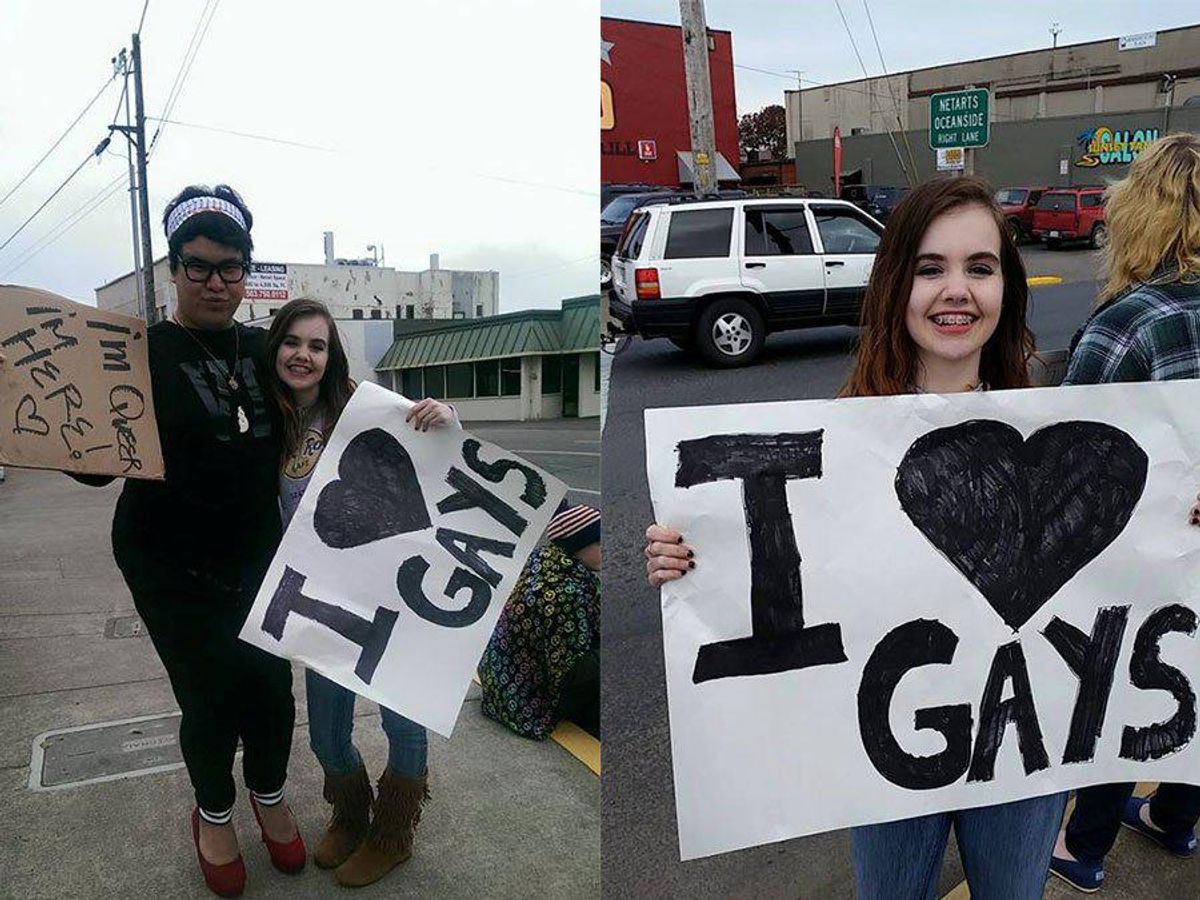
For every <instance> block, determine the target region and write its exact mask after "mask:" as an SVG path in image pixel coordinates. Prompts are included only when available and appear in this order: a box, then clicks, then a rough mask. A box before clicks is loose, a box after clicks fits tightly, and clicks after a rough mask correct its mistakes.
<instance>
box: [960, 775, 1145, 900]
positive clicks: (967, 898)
mask: <svg viewBox="0 0 1200 900" xmlns="http://www.w3.org/2000/svg"><path fill="white" fill-rule="evenodd" d="M1157 787H1158V782H1156V781H1139V782H1138V785H1137V787H1135V788H1134V789H1133V794H1134V796H1135V797H1149V796H1150V795H1151V794H1152V793H1154V789H1155V788H1157ZM1073 809H1075V798H1074V797H1072V798H1071V799H1070V800H1069V801H1068V803H1067V808H1066V810H1065V811H1064V812H1063V822H1064V823H1065V822H1066V821H1067V819H1069V818H1071V811H1072V810H1073ZM942 900H971V891H970V889H969V888H968V887H967V883H966V882H965V881H963V882H961V883H959V885H958V886H957V887H956V888H955V889H954V890H952V891H951V892H950V893H948V894H947V895H946V896H945V897H943V898H942Z"/></svg>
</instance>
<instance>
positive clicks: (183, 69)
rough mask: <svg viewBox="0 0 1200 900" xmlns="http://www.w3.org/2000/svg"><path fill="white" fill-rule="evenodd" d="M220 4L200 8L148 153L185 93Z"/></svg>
mask: <svg viewBox="0 0 1200 900" xmlns="http://www.w3.org/2000/svg"><path fill="white" fill-rule="evenodd" d="M220 5H221V0H205V3H204V8H203V9H202V10H200V18H199V19H197V20H196V27H195V28H193V29H192V37H191V40H190V41H188V46H187V49H186V50H185V51H184V54H183V61H182V62H180V64H179V70H178V71H177V72H176V73H175V80H174V81H173V82H172V83H171V90H170V91H169V92H168V93H167V100H166V102H165V103H164V104H163V108H162V112H161V113H160V114H159V117H158V120H159V124H158V127H157V128H156V129H154V136H153V137H152V138H150V146H149V147H147V148H146V153H147V155H148V154H149V153H150V151H151V150H153V149H154V146H155V144H157V143H158V139H159V137H160V136H161V135H162V130H163V125H164V124H165V122H164V120H167V121H169V120H170V118H171V112H172V111H173V110H174V109H175V104H176V103H177V102H178V101H179V95H180V94H182V93H183V85H184V82H185V81H186V80H187V77H188V73H190V72H191V70H192V63H194V62H195V61H196V56H197V55H198V54H199V52H200V45H201V44H203V43H204V36H205V35H206V34H208V26H209V25H211V24H212V20H213V17H214V16H215V15H216V14H217V7H218V6H220ZM206 17H207V19H206Z"/></svg>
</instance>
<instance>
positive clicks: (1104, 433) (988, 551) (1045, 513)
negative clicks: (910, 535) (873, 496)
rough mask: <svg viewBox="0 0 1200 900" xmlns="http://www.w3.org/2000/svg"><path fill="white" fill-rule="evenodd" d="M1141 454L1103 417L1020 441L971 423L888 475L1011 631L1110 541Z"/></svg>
mask: <svg viewBox="0 0 1200 900" xmlns="http://www.w3.org/2000/svg"><path fill="white" fill-rule="evenodd" d="M1147 466H1148V459H1147V457H1146V453H1145V451H1143V450H1142V448H1141V447H1140V446H1138V444H1137V442H1136V441H1134V439H1133V438H1131V437H1130V436H1129V435H1128V434H1126V433H1125V432H1124V431H1121V430H1120V429H1118V428H1114V427H1113V426H1111V425H1105V424H1103V423H1101V422H1060V423H1058V424H1056V425H1050V426H1048V427H1046V428H1042V429H1040V430H1038V431H1035V432H1034V433H1033V434H1031V435H1030V436H1029V438H1028V440H1023V439H1022V438H1021V433H1020V432H1019V431H1017V430H1016V429H1015V428H1013V427H1012V426H1011V425H1007V424H1005V423H1003V422H996V421H992V420H986V419H980V420H974V421H970V422H964V423H963V424H961V425H954V426H952V427H949V428H939V429H937V430H936V431H931V432H929V433H928V434H925V435H922V436H921V437H920V438H918V439H917V440H916V441H914V442H913V444H912V446H911V447H909V448H908V452H907V453H906V454H905V455H904V459H903V460H902V461H901V462H900V466H899V468H898V469H897V472H896V496H897V497H898V498H899V500H900V506H901V508H903V510H904V512H905V513H906V514H907V515H908V517H909V519H910V520H912V523H913V524H914V525H916V526H917V528H918V529H919V530H920V531H921V533H922V534H924V535H925V537H927V538H928V539H929V541H930V542H931V543H932V544H933V545H934V546H935V547H937V549H938V550H939V551H940V552H941V553H942V554H943V555H944V556H945V557H946V558H947V559H948V560H949V561H950V562H951V563H952V564H953V565H954V567H955V568H956V569H958V570H959V571H960V572H961V573H962V574H963V575H965V576H966V577H967V579H968V580H969V581H970V582H971V583H972V584H973V585H975V587H976V588H977V589H978V590H979V592H980V593H981V594H983V596H984V598H985V599H986V600H987V601H988V603H990V604H991V606H992V609H994V610H995V611H996V613H997V614H998V615H999V616H1000V618H1002V619H1003V620H1004V621H1005V622H1006V623H1008V625H1009V627H1011V628H1012V629H1013V630H1014V631H1016V630H1018V629H1020V627H1021V626H1022V625H1024V624H1025V623H1026V622H1028V621H1029V619H1030V617H1031V616H1033V615H1034V613H1036V612H1037V611H1038V610H1039V609H1041V607H1042V606H1043V605H1044V604H1045V603H1046V602H1047V601H1048V600H1049V599H1050V598H1051V597H1053V596H1054V595H1055V594H1056V593H1057V592H1058V590H1059V588H1061V587H1062V586H1063V585H1064V584H1066V583H1067V582H1068V581H1070V580H1071V579H1072V578H1073V577H1074V576H1075V574H1076V573H1077V572H1079V570H1080V569H1082V568H1083V567H1084V566H1086V565H1087V564H1088V563H1089V562H1091V561H1092V560H1093V559H1095V558H1096V556H1098V555H1099V554H1100V552H1101V551H1103V550H1104V548H1105V547H1107V546H1108V545H1109V544H1111V543H1112V542H1113V541H1114V540H1116V538H1117V535H1119V534H1120V533H1121V531H1122V530H1123V529H1124V528H1125V526H1126V524H1128V522H1129V518H1130V516H1132V515H1133V510H1134V507H1135V506H1137V502H1138V500H1139V499H1140V498H1141V496H1142V489H1143V488H1144V487H1145V486H1146V470H1147Z"/></svg>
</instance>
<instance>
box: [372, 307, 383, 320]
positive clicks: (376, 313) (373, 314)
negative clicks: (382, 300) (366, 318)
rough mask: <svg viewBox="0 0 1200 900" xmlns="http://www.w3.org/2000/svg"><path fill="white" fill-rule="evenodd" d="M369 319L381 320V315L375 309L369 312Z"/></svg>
mask: <svg viewBox="0 0 1200 900" xmlns="http://www.w3.org/2000/svg"><path fill="white" fill-rule="evenodd" d="M371 318H372V319H379V318H382V313H381V312H380V311H379V310H377V309H373V310H371Z"/></svg>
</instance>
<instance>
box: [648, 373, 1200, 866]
mask: <svg viewBox="0 0 1200 900" xmlns="http://www.w3.org/2000/svg"><path fill="white" fill-rule="evenodd" d="M646 452H647V473H648V476H649V483H650V492H651V497H652V499H653V502H654V517H655V520H656V521H658V522H661V523H664V524H668V525H671V526H674V527H676V528H678V529H679V530H680V531H681V532H682V533H683V535H684V538H685V540H686V541H687V542H688V543H689V544H690V545H692V546H693V547H695V548H696V557H695V561H696V567H695V569H693V570H691V571H689V573H688V574H687V575H685V576H684V577H683V578H681V579H678V580H677V581H674V582H672V583H670V584H668V585H666V586H665V587H664V589H663V592H662V607H663V641H664V644H665V648H664V649H665V657H666V674H667V696H668V701H669V708H670V723H671V748H672V757H673V765H674V774H675V799H676V805H677V820H678V823H679V845H680V852H681V855H682V857H683V858H684V859H692V858H695V857H700V856H706V855H710V854H714V853H720V852H723V851H728V850H734V849H738V848H742V847H750V846H754V845H758V844H764V843H769V842H771V841H779V840H783V839H786V838H791V837H796V836H800V835H806V834H813V833H816V832H821V831H827V830H832V829H838V828H845V827H847V826H852V825H859V824H869V823H875V822H883V821H890V820H896V819H903V818H907V817H910V816H916V815H923V814H926V813H932V812H938V811H944V810H952V809H962V808H968V807H975V806H983V805H988V804H994V803H1001V802H1006V801H1010V800H1015V799H1020V798H1024V797H1031V796H1037V795H1041V794H1047V793H1052V792H1056V791H1063V790H1067V789H1069V788H1075V787H1081V786H1085V785H1089V784H1098V783H1105V782H1113V781H1183V782H1189V783H1198V782H1200V739H1197V738H1196V734H1195V732H1196V689H1197V686H1198V685H1200V639H1198V638H1197V635H1196V628H1197V611H1198V610H1200V597H1198V596H1197V585H1200V529H1197V528H1196V527H1194V526H1191V525H1189V524H1188V520H1187V514H1188V510H1189V508H1190V507H1191V504H1192V503H1193V502H1194V499H1195V496H1196V492H1197V489H1198V488H1200V382H1196V381H1176V382H1169V383H1158V384H1124V385H1101V386H1090V387H1067V388H1058V389H1047V388H1034V389H1030V390H1021V391H995V392H992V393H965V394H958V395H952V396H934V395H918V396H908V397H891V398H856V399H843V400H834V401H806V402H796V403H764V404H754V405H749V404H747V405H738V406H716V407H708V408H695V407H693V408H687V409H660V410H649V411H647V413H646ZM802 561H803V562H802Z"/></svg>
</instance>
